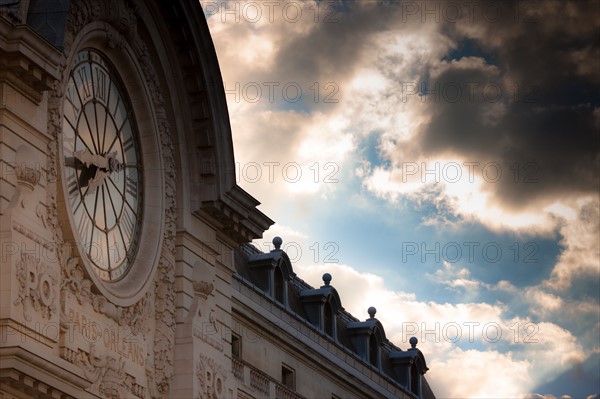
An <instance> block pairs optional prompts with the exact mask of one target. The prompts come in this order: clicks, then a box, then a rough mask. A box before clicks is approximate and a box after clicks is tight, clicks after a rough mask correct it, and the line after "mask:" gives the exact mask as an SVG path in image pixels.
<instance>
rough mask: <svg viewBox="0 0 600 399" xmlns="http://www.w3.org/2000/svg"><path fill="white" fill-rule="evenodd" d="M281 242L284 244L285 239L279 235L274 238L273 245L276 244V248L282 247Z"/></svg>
mask: <svg viewBox="0 0 600 399" xmlns="http://www.w3.org/2000/svg"><path fill="white" fill-rule="evenodd" d="M281 244H283V240H282V239H281V237H279V236H277V237H275V238H273V245H274V246H275V249H280V248H281Z"/></svg>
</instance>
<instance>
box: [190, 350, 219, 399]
mask: <svg viewBox="0 0 600 399" xmlns="http://www.w3.org/2000/svg"><path fill="white" fill-rule="evenodd" d="M196 377H197V378H198V382H199V383H200V390H199V392H198V396H197V398H198V399H220V398H223V392H224V391H225V381H226V380H227V374H226V371H225V368H224V367H223V366H222V365H220V364H218V363H217V362H216V361H215V360H214V359H211V358H209V357H207V356H205V355H203V354H200V356H199V357H198V361H197V362H196Z"/></svg>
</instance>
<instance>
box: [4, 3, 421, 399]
mask: <svg viewBox="0 0 600 399" xmlns="http://www.w3.org/2000/svg"><path fill="white" fill-rule="evenodd" d="M0 168H1V169H0V170H1V175H0V236H1V264H0V398H2V399H13V398H186V399H187V398H266V397H270V398H390V397H397V398H415V397H424V398H425V397H426V398H429V397H433V394H432V392H431V389H430V388H429V386H428V384H427V381H426V380H425V378H424V376H423V375H424V374H425V372H426V371H427V366H426V363H425V359H424V357H423V354H422V353H421V351H420V350H419V349H417V348H416V341H414V342H412V346H413V347H412V348H410V349H407V350H404V351H403V350H401V349H400V348H398V347H396V346H394V345H393V344H392V343H391V342H389V341H388V340H387V339H386V337H385V331H384V329H383V326H382V325H381V323H380V322H379V321H378V320H377V318H376V317H375V315H376V313H375V312H376V310H375V309H374V308H371V309H369V317H368V318H366V320H363V321H361V320H358V319H356V318H354V317H353V316H352V315H350V314H349V313H347V312H346V311H345V310H344V308H343V306H342V301H341V298H340V297H339V295H338V294H337V292H336V290H335V288H334V287H333V285H332V283H331V280H332V279H331V276H329V275H327V274H326V275H324V277H323V278H324V283H323V286H321V287H320V288H313V287H310V286H309V285H308V284H306V283H305V282H304V281H302V280H301V279H300V278H298V277H297V276H296V275H295V274H294V272H293V269H292V264H291V263H290V260H289V258H288V256H287V255H286V254H285V252H284V251H282V250H281V249H279V248H280V246H281V239H279V238H276V239H275V240H274V245H275V249H274V250H273V251H271V252H268V253H262V252H260V251H258V250H257V249H256V248H254V247H253V246H252V245H251V244H249V243H250V242H251V241H252V240H253V239H255V238H259V237H261V236H262V234H263V233H264V232H265V231H266V230H267V229H268V228H269V226H271V225H272V224H273V221H272V220H270V219H269V218H268V217H267V216H265V215H264V214H263V213H261V212H260V211H258V210H257V209H256V207H257V205H258V204H259V202H258V201H257V200H256V199H254V198H252V197H251V196H250V195H249V194H247V193H246V192H245V191H243V190H242V189H241V188H240V187H238V186H237V185H236V183H235V168H234V159H233V146H232V139H231V131H230V126H229V117H228V112H227V106H226V101H225V95H224V89H223V85H222V79H221V75H220V71H219V66H218V63H217V58H216V54H215V50H214V48H213V45H212V41H211V38H210V33H209V31H208V27H207V25H206V21H205V19H204V15H203V13H202V10H201V8H200V5H199V3H198V2H197V1H193V0H170V1H160V0H0Z"/></svg>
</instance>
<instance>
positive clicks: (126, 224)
mask: <svg viewBox="0 0 600 399" xmlns="http://www.w3.org/2000/svg"><path fill="white" fill-rule="evenodd" d="M119 224H120V225H121V228H122V232H123V235H124V236H125V237H126V240H127V241H129V240H131V237H132V235H133V227H134V224H135V216H134V215H133V212H131V211H129V210H127V208H125V209H123V214H122V215H121V219H119Z"/></svg>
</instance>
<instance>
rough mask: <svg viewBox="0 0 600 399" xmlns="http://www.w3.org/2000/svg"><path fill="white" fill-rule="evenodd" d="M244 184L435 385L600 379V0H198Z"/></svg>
mask: <svg viewBox="0 0 600 399" xmlns="http://www.w3.org/2000/svg"><path fill="white" fill-rule="evenodd" d="M201 4H202V5H203V7H204V11H205V14H206V17H207V20H208V24H209V26H210V30H211V34H212V36H213V40H214V43H215V47H216V50H217V54H218V57H219V62H220V67H221V71H222V74H223V80H224V84H225V87H226V93H227V94H226V95H227V100H228V105H229V113H230V118H231V126H232V131H233V139H234V149H235V155H236V160H237V166H238V170H237V176H238V184H239V185H240V186H242V187H243V188H244V189H245V190H246V191H248V192H249V193H250V194H252V195H253V196H254V197H256V198H257V199H258V200H260V201H261V202H262V205H261V206H260V209H261V210H262V211H263V212H265V213H266V214H267V215H269V216H270V217H271V218H272V219H274V220H275V221H276V224H275V225H274V226H273V227H272V228H271V229H270V230H269V231H267V233H266V235H265V240H264V241H257V242H256V243H255V244H256V245H257V246H260V247H261V248H262V249H263V250H265V251H266V250H268V249H270V248H269V245H270V241H271V239H272V238H273V237H274V236H276V235H279V236H281V237H282V238H283V240H284V244H283V247H284V249H285V250H286V251H287V252H288V254H289V256H290V258H292V261H293V262H294V268H295V271H296V272H297V273H298V274H299V276H300V277H301V278H303V279H304V280H306V281H307V282H309V283H311V284H312V285H315V286H316V285H321V284H322V282H321V275H322V274H323V273H324V272H329V273H331V274H332V275H333V281H332V285H334V286H335V287H336V288H337V289H338V291H339V292H340V295H341V298H342V305H343V306H344V307H345V308H346V309H347V310H349V311H350V312H352V313H353V314H354V315H355V316H357V317H360V318H367V317H368V315H367V308H368V307H369V306H371V305H373V306H375V307H377V309H378V312H377V317H378V318H379V319H380V320H381V321H382V323H383V325H384V327H385V329H386V334H387V336H388V338H390V339H391V340H392V341H393V342H394V343H396V344H397V345H398V346H400V347H402V348H406V347H408V346H409V345H408V343H407V342H408V339H409V338H410V337H411V336H416V337H418V338H419V341H420V343H419V348H421V349H422V350H423V352H424V353H425V356H426V359H427V361H428V365H429V367H430V371H429V372H428V373H427V377H428V380H429V381H430V384H431V385H432V387H433V389H434V392H435V393H436V394H437V396H438V398H446V397H452V398H463V397H472V398H480V397H494V398H504V397H527V398H542V397H544V398H552V397H561V396H562V395H568V396H569V397H577V398H586V397H588V396H591V395H597V394H598V393H599V391H600V386H599V385H600V382H599V379H600V366H599V364H600V341H599V338H598V336H599V334H600V304H599V301H600V298H599V297H600V293H599V285H600V283H599V281H600V276H599V274H600V255H599V251H600V250H599V241H600V237H599V235H600V233H599V219H600V215H599V213H600V212H599V202H600V201H599V191H598V190H599V188H598V187H599V180H600V177H599V169H600V155H599V148H600V146H599V138H600V135H599V131H600V43H599V37H600V34H599V32H600V3H598V2H596V1H589V2H586V1H573V2H568V1H560V2H553V1H546V0H544V1H520V2H515V3H510V2H507V1H502V2H493V1H492V2H490V1H485V2H482V1H477V0H474V1H454V2H441V1H440V2H438V1H434V0H432V1H425V2H413V1H407V2H404V1H403V2H401V1H393V0H392V1H344V2H342V1H339V2H338V1H320V2H312V1H297V0H296V1H285V0H276V1H270V2H258V1H250V2H247V1H230V2H224V1H218V2H211V1H204V0H203V1H201Z"/></svg>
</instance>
